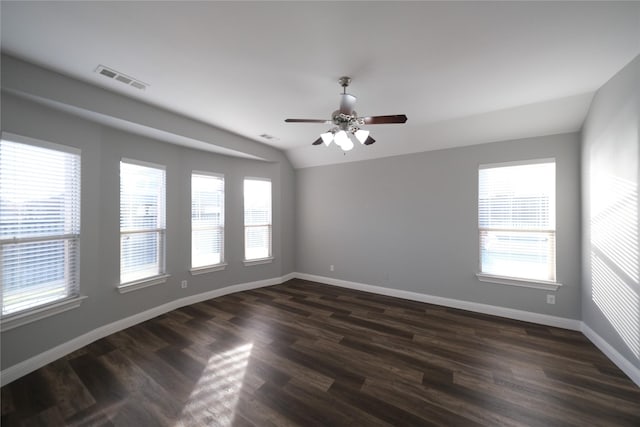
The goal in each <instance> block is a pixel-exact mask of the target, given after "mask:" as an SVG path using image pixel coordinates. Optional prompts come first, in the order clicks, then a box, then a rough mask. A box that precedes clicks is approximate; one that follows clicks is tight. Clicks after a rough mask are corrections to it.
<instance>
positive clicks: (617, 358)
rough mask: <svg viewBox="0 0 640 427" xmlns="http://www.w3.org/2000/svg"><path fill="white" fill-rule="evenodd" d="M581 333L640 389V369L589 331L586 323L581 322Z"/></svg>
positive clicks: (592, 331) (591, 330)
mask: <svg viewBox="0 0 640 427" xmlns="http://www.w3.org/2000/svg"><path fill="white" fill-rule="evenodd" d="M581 330H582V333H583V334H584V335H585V336H586V337H587V338H589V340H590V341H591V342H592V343H593V344H594V345H595V346H596V347H598V348H599V349H600V351H602V352H603V353H604V354H605V356H607V357H608V358H609V359H610V360H611V361H612V362H613V363H615V364H616V366H617V367H618V368H620V370H621V371H622V372H624V373H625V374H627V376H628V377H629V378H631V381H633V382H634V383H636V385H637V386H638V387H640V369H639V368H637V367H636V366H635V365H634V364H633V363H631V362H629V360H627V358H625V357H624V356H623V355H622V354H620V353H619V352H618V350H616V349H615V348H613V347H612V346H611V344H609V343H608V342H606V341H605V340H604V338H602V337H601V336H600V335H598V334H597V333H596V332H595V331H594V330H593V329H591V328H590V327H589V326H588V325H587V324H586V323H584V322H582V329H581Z"/></svg>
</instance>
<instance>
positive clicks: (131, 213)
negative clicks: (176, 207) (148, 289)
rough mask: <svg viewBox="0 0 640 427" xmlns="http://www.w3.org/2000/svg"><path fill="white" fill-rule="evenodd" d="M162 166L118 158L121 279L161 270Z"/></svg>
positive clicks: (143, 276) (132, 279) (125, 280)
mask: <svg viewBox="0 0 640 427" xmlns="http://www.w3.org/2000/svg"><path fill="white" fill-rule="evenodd" d="M165 231H166V230H165V169H164V166H158V165H152V164H149V163H144V162H138V161H135V160H128V159H123V160H122V161H121V162H120V283H121V284H124V283H131V282H135V281H140V280H143V279H147V278H152V277H154V276H158V275H161V274H163V273H164V253H165V251H164V248H165Z"/></svg>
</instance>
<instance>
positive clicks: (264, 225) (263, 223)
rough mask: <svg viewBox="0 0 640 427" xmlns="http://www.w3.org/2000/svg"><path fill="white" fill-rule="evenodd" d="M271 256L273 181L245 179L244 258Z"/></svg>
mask: <svg viewBox="0 0 640 427" xmlns="http://www.w3.org/2000/svg"><path fill="white" fill-rule="evenodd" d="M270 257H271V181H269V180H267V179H251V178H247V179H245V180H244V259H245V261H252V260H260V259H265V258H270Z"/></svg>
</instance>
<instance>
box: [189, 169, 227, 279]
mask: <svg viewBox="0 0 640 427" xmlns="http://www.w3.org/2000/svg"><path fill="white" fill-rule="evenodd" d="M223 262H224V178H223V177H222V176H218V175H210V174H202V173H193V174H192V175H191V267H192V268H201V267H209V266H215V265H219V264H222V263H223Z"/></svg>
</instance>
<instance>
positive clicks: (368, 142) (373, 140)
mask: <svg viewBox="0 0 640 427" xmlns="http://www.w3.org/2000/svg"><path fill="white" fill-rule="evenodd" d="M374 142H376V140H375V139H373V138H371V137H370V136H368V137H367V139H366V140H365V141H364V145H371V144H373V143H374Z"/></svg>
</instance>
